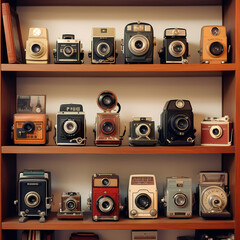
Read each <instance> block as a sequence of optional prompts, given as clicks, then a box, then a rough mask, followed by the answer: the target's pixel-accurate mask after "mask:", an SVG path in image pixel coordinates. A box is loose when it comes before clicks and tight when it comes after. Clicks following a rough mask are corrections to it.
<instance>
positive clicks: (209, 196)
mask: <svg viewBox="0 0 240 240" xmlns="http://www.w3.org/2000/svg"><path fill="white" fill-rule="evenodd" d="M228 195H229V194H228V174H227V173H226V172H201V173H200V184H199V215H200V216H202V217H203V218H207V219H218V218H221V219H228V218H231V214H230V212H229V211H228V210H227V206H228Z"/></svg>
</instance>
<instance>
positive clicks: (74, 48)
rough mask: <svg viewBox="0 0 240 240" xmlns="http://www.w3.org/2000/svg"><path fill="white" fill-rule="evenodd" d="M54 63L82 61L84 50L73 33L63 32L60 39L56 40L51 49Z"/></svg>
mask: <svg viewBox="0 0 240 240" xmlns="http://www.w3.org/2000/svg"><path fill="white" fill-rule="evenodd" d="M53 56H54V58H55V61H54V63H64V64H66V63H70V64H72V63H83V57H84V52H83V50H82V43H81V41H80V40H78V39H75V36H74V35H73V34H63V35H62V39H58V40H57V41H56V49H53Z"/></svg>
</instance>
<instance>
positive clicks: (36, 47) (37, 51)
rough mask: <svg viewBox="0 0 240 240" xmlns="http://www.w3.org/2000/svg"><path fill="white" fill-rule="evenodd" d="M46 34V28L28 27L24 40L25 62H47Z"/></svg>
mask: <svg viewBox="0 0 240 240" xmlns="http://www.w3.org/2000/svg"><path fill="white" fill-rule="evenodd" d="M48 48H49V46H48V34H47V29H46V28H30V29H29V34H28V40H27V42H26V63H37V64H39V63H45V64H46V63H48V60H49V52H48V51H49V50H48Z"/></svg>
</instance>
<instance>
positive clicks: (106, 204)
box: [98, 197, 114, 213]
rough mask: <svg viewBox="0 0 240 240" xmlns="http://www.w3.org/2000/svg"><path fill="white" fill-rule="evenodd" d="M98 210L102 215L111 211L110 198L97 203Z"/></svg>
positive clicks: (111, 203)
mask: <svg viewBox="0 0 240 240" xmlns="http://www.w3.org/2000/svg"><path fill="white" fill-rule="evenodd" d="M98 207H99V210H100V211H101V212H103V213H109V212H111V211H112V210H113V207H114V202H113V200H112V199H111V198H110V197H103V198H101V199H99V201H98Z"/></svg>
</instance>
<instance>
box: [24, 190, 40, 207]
mask: <svg viewBox="0 0 240 240" xmlns="http://www.w3.org/2000/svg"><path fill="white" fill-rule="evenodd" d="M40 201H41V198H40V196H39V194H38V193H37V192H28V193H27V194H26V195H25V197H24V202H25V204H26V205H27V206H28V207H30V208H35V207H37V206H38V205H39V204H40Z"/></svg>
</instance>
